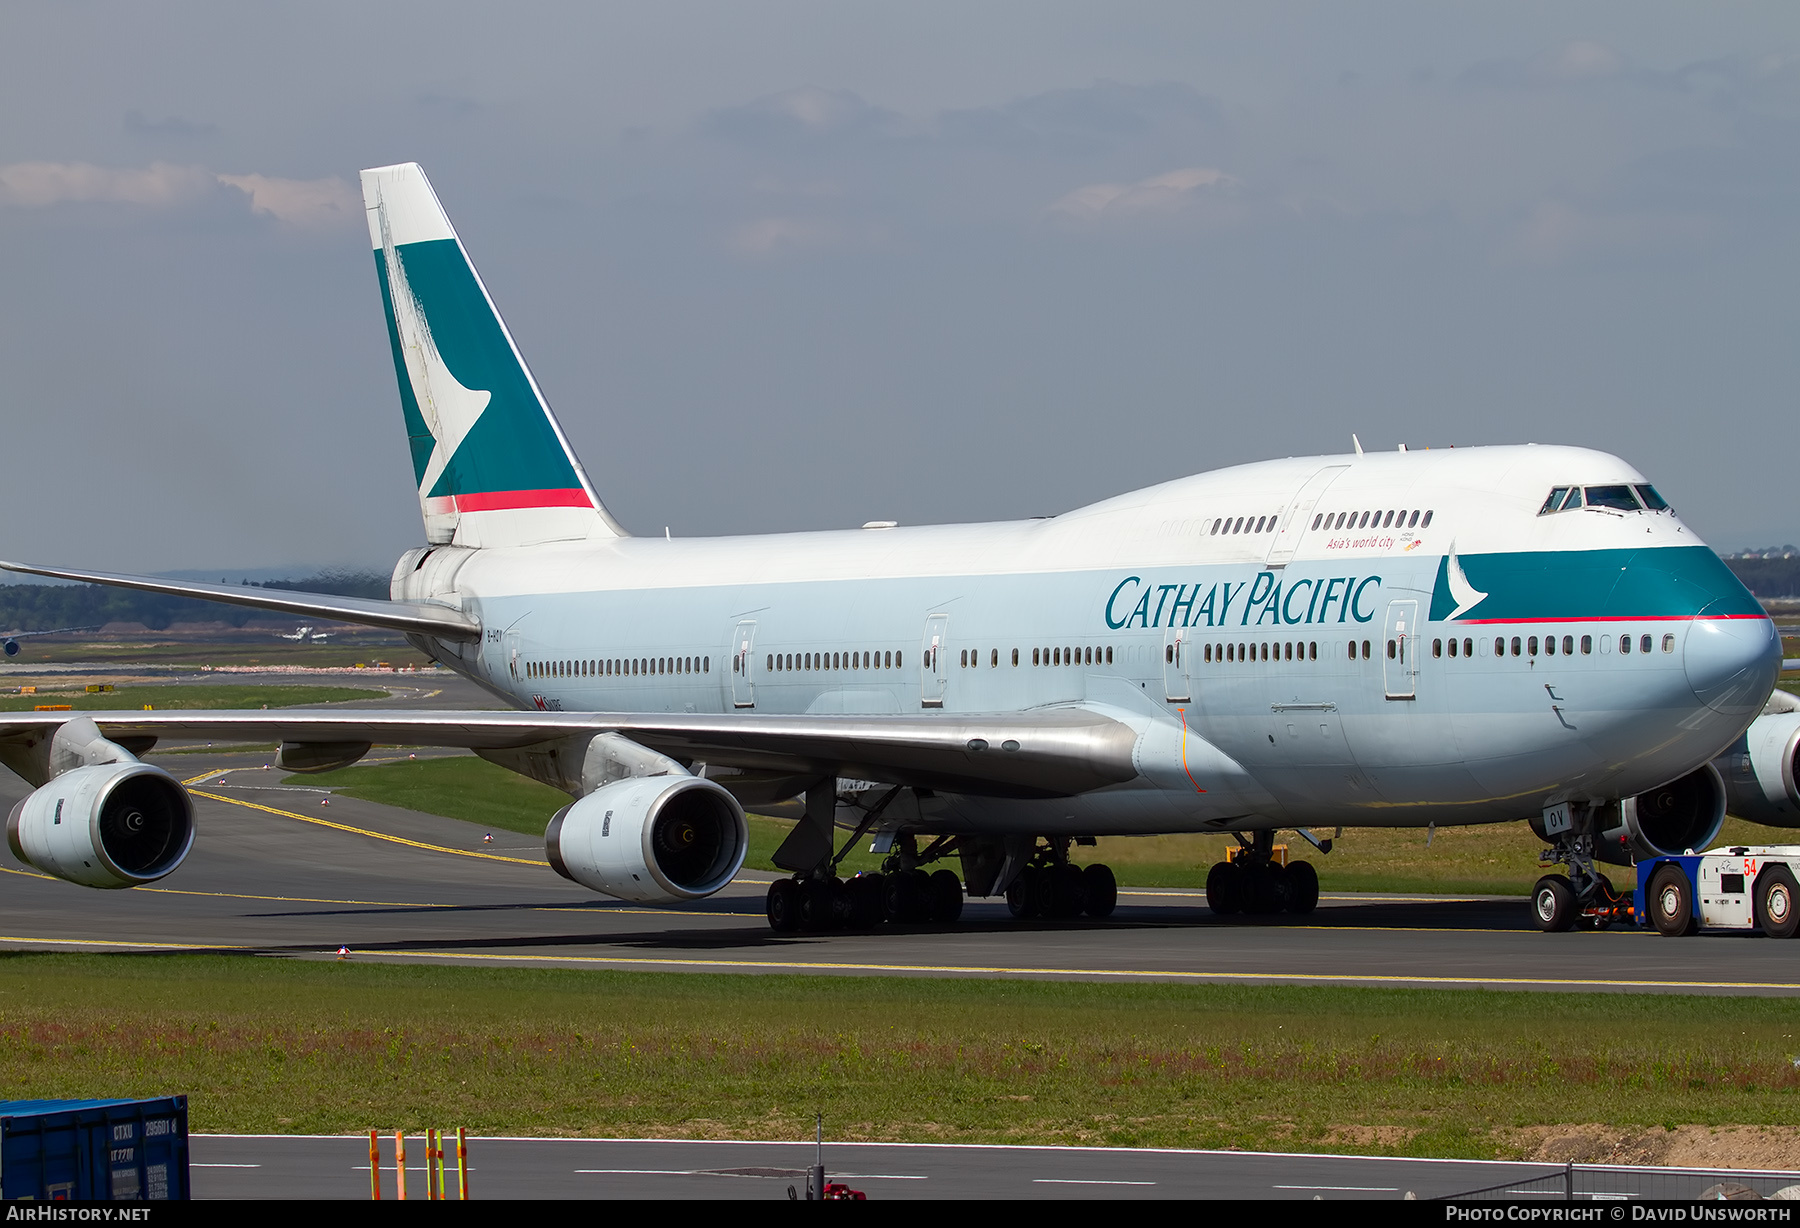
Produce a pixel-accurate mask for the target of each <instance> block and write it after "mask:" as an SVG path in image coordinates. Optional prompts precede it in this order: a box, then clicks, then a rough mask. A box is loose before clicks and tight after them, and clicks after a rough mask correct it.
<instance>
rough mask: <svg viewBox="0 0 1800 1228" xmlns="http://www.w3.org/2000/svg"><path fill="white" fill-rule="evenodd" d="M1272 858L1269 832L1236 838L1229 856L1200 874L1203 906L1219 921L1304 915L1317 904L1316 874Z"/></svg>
mask: <svg viewBox="0 0 1800 1228" xmlns="http://www.w3.org/2000/svg"><path fill="white" fill-rule="evenodd" d="M1285 852H1286V850H1282V855H1281V856H1277V854H1276V848H1275V833H1274V832H1273V831H1256V832H1252V833H1250V838H1249V839H1248V840H1246V839H1245V838H1244V837H1243V836H1241V835H1240V836H1238V847H1237V849H1235V850H1234V851H1233V855H1232V856H1231V857H1230V858H1228V859H1226V860H1225V861H1221V862H1218V863H1216V864H1215V865H1214V866H1213V868H1212V869H1211V870H1210V871H1209V872H1208V873H1207V875H1206V905H1207V907H1208V908H1210V909H1212V910H1213V912H1214V913H1216V914H1218V915H1219V916H1221V917H1229V916H1232V915H1234V914H1236V913H1243V914H1245V915H1246V916H1253V917H1266V916H1273V915H1274V914H1277V913H1284V912H1285V913H1294V914H1296V915H1300V916H1304V915H1306V914H1307V913H1310V912H1312V911H1313V909H1315V908H1317V907H1318V905H1319V873H1318V871H1317V870H1314V869H1313V867H1312V863H1311V862H1307V861H1294V862H1290V861H1287V860H1286V856H1285Z"/></svg>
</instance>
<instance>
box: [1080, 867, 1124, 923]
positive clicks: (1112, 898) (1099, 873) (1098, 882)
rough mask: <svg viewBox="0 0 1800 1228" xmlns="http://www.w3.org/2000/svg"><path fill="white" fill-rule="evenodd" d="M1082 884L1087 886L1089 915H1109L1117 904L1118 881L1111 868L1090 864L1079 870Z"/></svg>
mask: <svg viewBox="0 0 1800 1228" xmlns="http://www.w3.org/2000/svg"><path fill="white" fill-rule="evenodd" d="M1081 877H1082V880H1083V882H1082V885H1083V886H1084V887H1086V888H1087V901H1086V905H1085V907H1086V910H1087V915H1088V916H1090V917H1110V916H1112V914H1113V909H1114V908H1116V907H1118V904H1119V881H1118V880H1117V879H1116V878H1114V877H1113V872H1112V868H1111V867H1110V866H1104V865H1098V864H1096V865H1091V866H1089V867H1087V869H1085V870H1083V871H1082V872H1081Z"/></svg>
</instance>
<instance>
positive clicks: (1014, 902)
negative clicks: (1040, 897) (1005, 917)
mask: <svg viewBox="0 0 1800 1228" xmlns="http://www.w3.org/2000/svg"><path fill="white" fill-rule="evenodd" d="M1031 894H1032V892H1031V867H1030V866H1026V867H1025V868H1024V869H1023V870H1020V871H1019V872H1018V874H1017V875H1015V876H1014V878H1013V880H1012V883H1011V884H1010V885H1009V886H1008V887H1007V888H1006V911H1007V912H1010V913H1011V914H1012V915H1013V918H1014V920H1017V921H1024V920H1026V919H1027V918H1029V917H1030V916H1031V915H1032V913H1031Z"/></svg>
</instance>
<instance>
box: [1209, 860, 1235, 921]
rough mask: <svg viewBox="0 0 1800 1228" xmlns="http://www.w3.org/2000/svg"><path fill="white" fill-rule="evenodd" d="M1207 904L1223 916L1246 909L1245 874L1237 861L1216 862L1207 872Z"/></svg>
mask: <svg viewBox="0 0 1800 1228" xmlns="http://www.w3.org/2000/svg"><path fill="white" fill-rule="evenodd" d="M1206 906H1207V907H1208V908H1210V909H1212V910H1213V912H1214V913H1215V914H1217V915H1218V916H1221V917H1229V916H1231V915H1232V914H1233V913H1239V912H1243V911H1244V876H1243V873H1242V872H1241V871H1240V870H1239V868H1238V866H1237V864H1236V863H1235V862H1230V861H1217V862H1214V863H1213V868H1212V869H1210V870H1208V871H1207V872H1206Z"/></svg>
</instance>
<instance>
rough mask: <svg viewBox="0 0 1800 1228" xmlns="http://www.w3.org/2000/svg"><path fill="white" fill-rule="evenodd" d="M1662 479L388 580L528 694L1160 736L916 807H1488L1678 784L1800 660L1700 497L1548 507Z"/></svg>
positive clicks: (562, 562)
mask: <svg viewBox="0 0 1800 1228" xmlns="http://www.w3.org/2000/svg"><path fill="white" fill-rule="evenodd" d="M1643 482H1644V478H1643V477H1642V476H1641V475H1639V474H1637V473H1636V472H1635V471H1634V470H1632V469H1631V467H1630V466H1628V465H1626V464H1625V463H1624V462H1623V461H1621V460H1619V459H1618V458H1616V457H1613V456H1609V455H1606V454H1604V453H1599V452H1592V451H1587V450H1584V449H1575V448H1562V447H1531V446H1526V447H1499V448H1473V449H1458V450H1450V451H1435V452H1399V453H1382V454H1372V455H1356V456H1339V457H1309V458H1294V459H1287V460H1279V461H1270V462H1265V463H1261V464H1254V465H1245V466H1240V467H1236V468H1231V469H1225V470H1220V471H1217V472H1214V473H1208V474H1202V475H1199V476H1196V477H1192V478H1186V479H1183V480H1180V481H1175V482H1170V483H1166V484H1164V485H1161V486H1156V487H1151V488H1148V489H1145V490H1140V491H1136V492H1133V493H1131V494H1128V495H1124V496H1120V497H1119V498H1116V499H1111V500H1107V501H1105V502H1102V503H1097V504H1094V505H1091V506H1088V507H1084V508H1081V509H1078V510H1076V511H1072V512H1069V513H1066V514H1063V515H1060V516H1057V517H1054V518H1049V519H1042V520H1030V521H1017V522H1007V523H998V524H976V525H946V526H928V527H917V528H869V529H862V530H850V531H836V532H818V533H797V534H785V535H778V536H767V537H739V538H707V539H675V540H665V539H662V538H607V539H593V540H585V541H578V542H555V543H545V544H541V545H534V546H519V547H510V548H503V549H485V550H465V549H461V548H459V547H454V546H450V547H438V548H435V549H433V550H430V551H415V552H413V553H412V554H410V555H408V556H407V557H406V558H405V559H403V560H402V561H401V564H400V566H399V567H398V568H397V570H396V572H395V579H394V586H393V596H394V597H395V598H396V599H408V600H420V599H436V600H446V599H448V600H450V601H452V602H453V603H455V604H458V605H460V606H461V607H462V608H463V609H465V610H466V611H468V612H470V613H472V614H475V615H476V616H478V617H479V619H480V621H481V624H482V626H483V627H484V628H486V629H487V630H486V632H485V639H484V641H483V642H482V643H481V644H480V645H463V646H458V645H452V644H441V643H436V642H431V643H429V645H428V646H429V648H430V650H431V651H433V652H434V653H435V654H436V655H438V656H439V657H440V659H441V660H443V661H444V662H445V663H446V664H448V665H450V666H451V667H452V668H455V669H457V670H459V671H460V672H463V673H465V674H467V675H468V676H469V677H471V678H473V679H474V680H476V681H477V682H479V683H481V684H482V685H483V686H485V687H487V688H489V689H490V690H492V691H493V692H494V693H495V694H497V695H499V696H502V697H503V698H505V699H506V700H507V701H508V702H509V703H512V704H514V705H516V706H518V707H521V708H533V707H539V708H547V709H553V710H561V711H596V712H619V713H630V712H639V713H643V712H697V713H726V714H729V713H734V712H758V713H811V714H849V715H854V714H877V713H900V712H920V711H940V710H941V711H942V712H944V713H946V714H956V713H964V714H970V713H1000V712H1012V711H1021V710H1026V709H1034V708H1040V707H1044V706H1049V705H1086V706H1090V707H1097V708H1103V709H1105V710H1106V711H1108V712H1109V713H1112V714H1115V715H1118V716H1120V717H1121V719H1124V720H1127V721H1128V722H1129V723H1131V724H1132V725H1133V726H1134V727H1136V728H1139V729H1140V730H1142V731H1144V741H1143V743H1142V749H1141V750H1140V759H1141V765H1140V766H1141V774H1140V776H1139V777H1138V778H1137V779H1136V780H1134V781H1131V782H1128V783H1126V784H1122V785H1118V786H1114V787H1110V788H1107V789H1103V790H1099V791H1095V792H1092V793H1087V794H1082V795H1079V796H1075V797H1067V798H1057V799H1052V800H1049V801H1045V800H1021V799H1005V798H982V797H946V796H942V795H938V796H935V797H926V798H923V799H917V800H915V802H914V803H913V804H914V805H916V806H918V814H917V817H918V819H919V820H920V821H921V822H923V823H928V824H936V825H940V826H943V827H945V828H948V829H963V830H967V829H981V830H1000V831H1019V832H1038V833H1052V832H1056V833H1064V834H1074V833H1098V834H1110V833H1127V832H1156V831H1182V830H1206V829H1209V828H1210V829H1218V828H1220V827H1223V826H1231V827H1242V828H1247V827H1267V826H1293V825H1301V824H1317V825H1374V826H1410V825H1420V826H1422V825H1424V824H1427V823H1438V824H1452V823H1481V822H1493V821H1500V820H1507V819H1517V818H1522V817H1527V816H1531V815H1534V814H1536V813H1538V811H1539V810H1540V809H1541V808H1542V807H1543V806H1544V805H1545V804H1547V803H1548V802H1550V801H1553V800H1564V799H1567V798H1587V799H1591V800H1594V801H1601V800H1606V799H1617V798H1619V797H1622V796H1631V795H1634V794H1637V793H1639V792H1642V791H1643V790H1646V789H1650V788H1653V787H1655V786H1657V785H1660V784H1662V783H1664V782H1667V781H1669V780H1672V779H1674V778H1676V777H1678V776H1680V775H1682V774H1683V773H1686V772H1688V771H1690V770H1692V769H1693V768H1695V767H1696V766H1698V765H1699V764H1702V763H1704V762H1706V761H1707V760H1708V759H1709V758H1711V757H1712V756H1713V755H1714V754H1715V753H1717V752H1718V751H1719V750H1720V748H1721V747H1723V746H1724V745H1725V744H1726V743H1728V742H1730V741H1731V740H1732V739H1733V738H1735V737H1737V736H1738V735H1739V734H1740V733H1741V732H1742V731H1743V729H1744V728H1745V727H1746V726H1747V725H1748V724H1749V722H1750V720H1751V719H1752V717H1753V716H1754V715H1755V714H1756V712H1757V711H1758V710H1760V707H1761V705H1762V702H1763V700H1764V699H1765V698H1766V696H1767V694H1768V690H1769V687H1770V686H1771V685H1772V684H1773V681H1774V678H1775V672H1776V670H1777V669H1778V667H1779V658H1780V648H1779V640H1778V638H1777V637H1776V635H1775V633H1774V631H1773V628H1772V626H1771V624H1770V623H1769V620H1768V619H1767V618H1766V617H1765V616H1763V614H1762V612H1761V610H1760V608H1759V607H1757V606H1756V605H1755V603H1754V601H1753V599H1751V598H1750V596H1749V594H1748V593H1747V592H1745V591H1744V590H1743V589H1742V586H1741V585H1739V584H1738V583H1737V582H1736V580H1735V579H1733V578H1732V577H1731V576H1730V573H1729V572H1727V571H1726V570H1725V569H1724V567H1723V564H1721V563H1719V561H1718V559H1717V557H1716V556H1715V555H1713V554H1712V553H1711V552H1710V551H1709V550H1707V549H1706V547H1705V545H1704V543H1703V542H1701V541H1700V540H1699V539H1698V538H1697V537H1696V536H1695V535H1694V534H1693V532H1692V531H1691V530H1690V529H1688V528H1687V527H1686V526H1685V525H1684V524H1682V522H1681V521H1680V520H1679V519H1678V518H1677V517H1676V516H1675V514H1674V513H1673V512H1671V511H1648V510H1644V511H1630V512H1620V511H1616V510H1612V509H1606V508H1592V509H1583V510H1580V511H1569V512H1559V513H1555V514H1548V515H1545V514H1540V509H1541V508H1542V507H1543V505H1544V502H1545V497H1546V495H1547V494H1548V492H1549V491H1550V490H1551V489H1552V488H1553V487H1562V486H1571V485H1574V486H1580V485H1584V484H1587V485H1597V484H1603V483H1622V484H1632V483H1640V484H1641V483H1643ZM1259 518H1266V519H1267V520H1268V521H1269V522H1270V527H1265V528H1264V529H1263V531H1261V532H1257V531H1255V525H1256V522H1257V521H1258V519H1259ZM1240 521H1241V522H1242V523H1243V525H1244V527H1243V528H1242V529H1241V530H1239V531H1234V530H1237V529H1238V525H1239V524H1240ZM1340 521H1341V522H1343V523H1344V524H1345V525H1346V527H1345V528H1338V527H1337V526H1338V524H1339V523H1340ZM1365 521H1370V522H1371V523H1369V524H1368V525H1367V526H1366V527H1357V528H1355V529H1351V528H1349V527H1347V526H1348V525H1349V524H1351V523H1355V524H1357V525H1358V526H1363V523H1364V522H1365ZM1221 526H1223V527H1221ZM1327 526H1329V527H1327ZM1621 642H1623V643H1625V645H1626V646H1627V647H1628V649H1629V651H1626V652H1621V651H1620V645H1621ZM1515 645H1516V646H1515ZM1645 645H1648V647H1649V650H1648V651H1644V647H1645ZM1759 691H1760V693H1758V692H1759ZM846 787H851V786H846Z"/></svg>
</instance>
